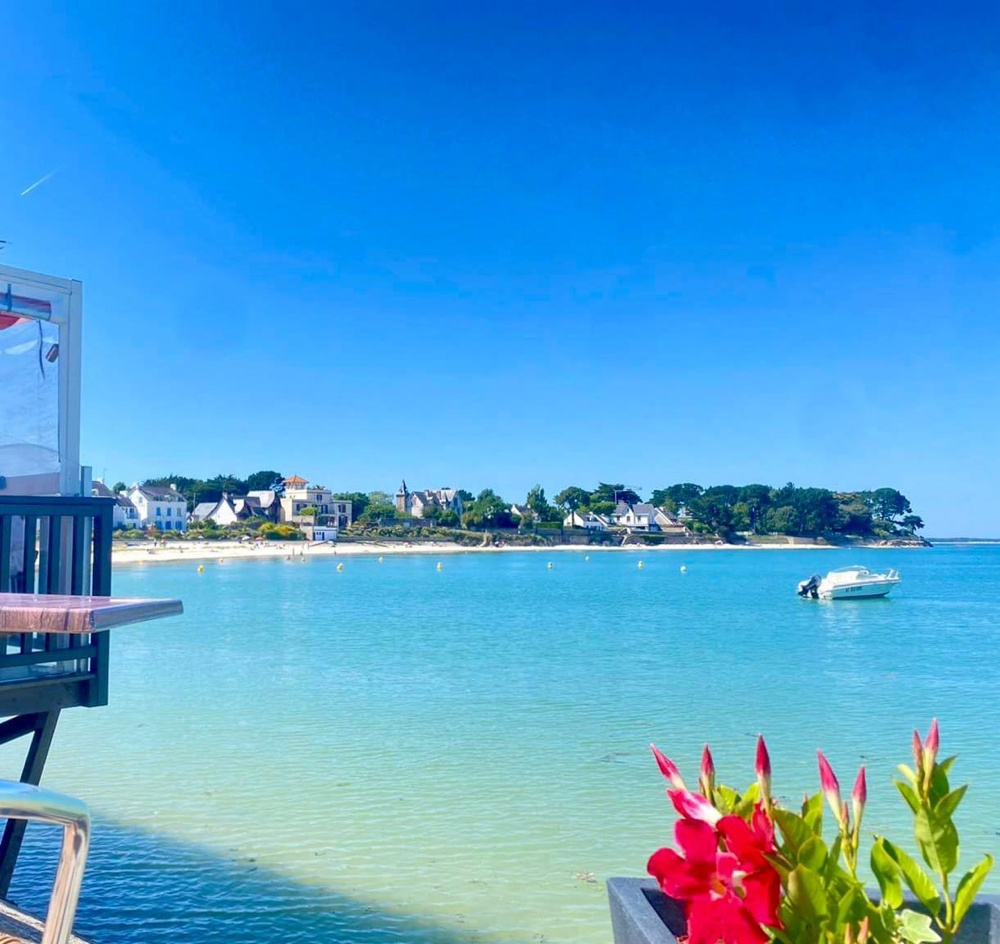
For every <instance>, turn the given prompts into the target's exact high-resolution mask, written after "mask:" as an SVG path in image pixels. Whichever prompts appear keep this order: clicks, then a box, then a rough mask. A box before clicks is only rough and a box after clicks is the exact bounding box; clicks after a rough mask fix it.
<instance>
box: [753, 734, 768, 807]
mask: <svg viewBox="0 0 1000 944" xmlns="http://www.w3.org/2000/svg"><path fill="white" fill-rule="evenodd" d="M755 767H756V769H757V783H759V784H760V795H761V796H762V797H764V798H765V799H770V797H771V757H770V755H769V754H768V753H767V745H766V744H765V743H764V736H763V735H760V736H758V738H757V758H756V764H755Z"/></svg>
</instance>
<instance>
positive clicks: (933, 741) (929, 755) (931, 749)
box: [923, 718, 941, 770]
mask: <svg viewBox="0 0 1000 944" xmlns="http://www.w3.org/2000/svg"><path fill="white" fill-rule="evenodd" d="M940 745H941V732H940V730H939V729H938V721H937V718H935V719H934V720H933V721H932V722H931V729H930V731H928V732H927V738H926V739H925V740H924V751H923V754H924V766H925V767H926V768H927V770H933V769H934V762H935V761H936V760H937V753H938V747H940Z"/></svg>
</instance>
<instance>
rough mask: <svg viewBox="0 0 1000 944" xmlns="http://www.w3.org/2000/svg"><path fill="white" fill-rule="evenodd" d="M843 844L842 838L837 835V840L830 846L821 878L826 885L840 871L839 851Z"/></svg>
mask: <svg viewBox="0 0 1000 944" xmlns="http://www.w3.org/2000/svg"><path fill="white" fill-rule="evenodd" d="M843 843H844V837H843V836H841V835H840V834H839V833H838V834H837V838H836V839H834V840H833V845H832V846H830V854H829V855H828V856H827V857H826V868H825V869H824V870H823V877H824V878H825V879H826V882H827V884H828V885H829V884H830V883H831V882H832V881H833V879H834V876H835V875H836V874H837V872H838V871H839V870H840V849H841V846H842V845H843Z"/></svg>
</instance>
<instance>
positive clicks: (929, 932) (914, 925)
mask: <svg viewBox="0 0 1000 944" xmlns="http://www.w3.org/2000/svg"><path fill="white" fill-rule="evenodd" d="M899 934H900V937H902V939H903V940H904V941H910V942H911V944H926V942H930V941H940V940H941V935H940V934H938V933H937V931H935V930H934V929H933V928H932V927H931V918H930V915H925V914H920V912H918V911H910V909H909V908H907V909H905V910H903V911H901V912H900V913H899Z"/></svg>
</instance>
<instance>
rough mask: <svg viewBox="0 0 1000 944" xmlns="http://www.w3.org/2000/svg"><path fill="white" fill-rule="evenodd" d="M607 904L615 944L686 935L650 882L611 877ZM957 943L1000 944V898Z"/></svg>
mask: <svg viewBox="0 0 1000 944" xmlns="http://www.w3.org/2000/svg"><path fill="white" fill-rule="evenodd" d="M608 904H609V905H610V906H611V929H612V931H614V937H615V944H677V936H678V935H681V934H684V932H685V922H684V909H683V906H682V905H681V903H680V902H678V901H676V900H674V899H673V898H668V897H667V896H666V895H664V894H663V892H661V891H660V889H659V887H658V886H657V884H656V882H654V881H652V880H651V879H643V878H609V879H608ZM955 944H1000V897H997V896H995V895H980V896H979V897H978V898H977V899H976V903H975V904H974V905H973V906H972V907H971V908H970V909H969V913H968V914H967V915H966V916H965V921H964V922H962V930H961V932H960V933H959V935H958V937H956V938H955Z"/></svg>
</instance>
